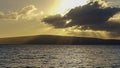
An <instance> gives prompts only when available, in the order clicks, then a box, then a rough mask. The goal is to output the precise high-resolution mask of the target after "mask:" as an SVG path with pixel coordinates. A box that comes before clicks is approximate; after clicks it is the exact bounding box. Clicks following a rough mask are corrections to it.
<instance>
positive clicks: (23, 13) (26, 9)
mask: <svg viewBox="0 0 120 68" xmlns="http://www.w3.org/2000/svg"><path fill="white" fill-rule="evenodd" d="M35 10H37V8H35V6H34V5H29V6H26V7H24V8H22V9H21V10H19V11H17V12H10V13H4V12H0V19H11V20H16V19H18V18H19V17H22V16H27V15H29V14H30V13H32V12H33V11H35Z"/></svg>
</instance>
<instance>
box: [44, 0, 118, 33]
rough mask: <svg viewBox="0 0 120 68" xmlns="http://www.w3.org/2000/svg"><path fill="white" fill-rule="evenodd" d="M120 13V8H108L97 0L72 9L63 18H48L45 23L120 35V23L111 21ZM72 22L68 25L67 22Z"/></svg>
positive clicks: (104, 3) (59, 26)
mask: <svg viewBox="0 0 120 68" xmlns="http://www.w3.org/2000/svg"><path fill="white" fill-rule="evenodd" d="M118 12H120V8H117V7H108V6H107V5H106V2H104V1H101V0H96V1H92V2H89V3H88V4H86V5H84V6H79V7H76V8H74V9H71V10H70V11H69V12H68V13H67V14H66V15H64V16H63V17H62V16H60V15H55V16H48V17H47V18H44V19H43V21H44V22H46V23H47V24H50V25H53V26H54V27H56V28H66V27H72V26H78V27H79V26H81V28H80V27H79V29H80V30H94V31H107V32H112V33H120V31H119V29H120V23H119V22H114V21H109V19H110V18H111V17H113V16H114V15H115V14H117V13H118ZM70 19H71V20H72V21H71V22H70V23H68V24H66V21H67V20H70Z"/></svg>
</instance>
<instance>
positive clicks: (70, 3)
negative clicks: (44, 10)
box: [52, 0, 88, 16]
mask: <svg viewBox="0 0 120 68" xmlns="http://www.w3.org/2000/svg"><path fill="white" fill-rule="evenodd" d="M58 2H59V3H58V5H57V7H56V8H55V10H54V11H53V12H52V14H61V15H62V16H63V15H65V14H66V13H67V12H68V11H69V10H70V9H72V8H75V7H77V6H83V5H85V4H87V2H88V0H61V1H58Z"/></svg>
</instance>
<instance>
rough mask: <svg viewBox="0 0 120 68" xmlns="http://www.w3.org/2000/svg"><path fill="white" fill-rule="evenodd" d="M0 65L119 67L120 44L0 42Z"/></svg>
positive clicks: (2, 67)
mask: <svg viewBox="0 0 120 68" xmlns="http://www.w3.org/2000/svg"><path fill="white" fill-rule="evenodd" d="M0 68H120V46H119V45H118V46H114V45H110V46H109V45H107V46H105V45H0Z"/></svg>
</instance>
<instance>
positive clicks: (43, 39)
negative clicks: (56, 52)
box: [0, 35, 120, 45]
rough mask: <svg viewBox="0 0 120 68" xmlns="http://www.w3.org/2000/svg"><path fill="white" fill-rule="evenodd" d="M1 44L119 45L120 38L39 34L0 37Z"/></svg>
mask: <svg viewBox="0 0 120 68" xmlns="http://www.w3.org/2000/svg"><path fill="white" fill-rule="evenodd" d="M0 44H41V45H42V44H46V45H47V44H51V45H56V44H57V45H119V44H120V40H112V39H109V40H105V39H98V38H85V37H70V36H54V35H38V36H26V37H13V38H0Z"/></svg>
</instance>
